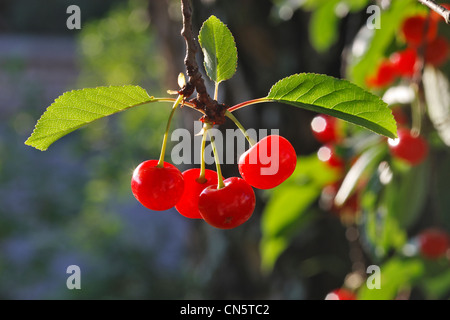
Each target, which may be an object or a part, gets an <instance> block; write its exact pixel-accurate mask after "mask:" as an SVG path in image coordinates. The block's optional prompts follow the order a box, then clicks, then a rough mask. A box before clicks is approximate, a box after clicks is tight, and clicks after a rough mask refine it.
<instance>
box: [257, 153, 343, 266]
mask: <svg viewBox="0 0 450 320" xmlns="http://www.w3.org/2000/svg"><path fill="white" fill-rule="evenodd" d="M336 179H337V172H336V171H334V170H332V169H330V168H329V167H328V166H327V165H326V164H324V163H323V162H322V161H320V160H319V159H318V158H317V155H316V154H312V155H310V156H305V157H299V159H298V163H297V167H296V169H295V171H294V173H293V174H292V175H291V177H289V179H287V180H286V181H285V182H284V183H283V184H281V185H280V186H278V187H276V188H275V189H273V190H272V191H271V193H270V198H269V200H268V202H267V204H266V206H265V207H264V211H263V213H262V218H261V232H262V239H261V243H260V252H261V260H262V261H261V267H262V269H263V270H264V271H266V272H268V271H270V270H271V269H272V267H273V265H274V264H275V262H276V260H277V259H278V257H279V255H280V254H281V253H282V252H283V251H284V250H285V249H286V248H287V246H288V245H289V241H290V239H291V238H292V237H293V236H294V235H295V234H296V232H297V231H298V230H299V228H302V227H304V226H305V225H306V224H307V223H308V222H309V221H310V220H311V217H309V216H308V215H307V214H306V213H307V211H308V209H309V208H310V206H311V205H312V204H313V203H314V202H315V201H316V200H317V198H318V197H319V195H320V192H321V190H322V188H323V186H325V185H326V184H328V183H331V182H333V181H335V180H336Z"/></svg>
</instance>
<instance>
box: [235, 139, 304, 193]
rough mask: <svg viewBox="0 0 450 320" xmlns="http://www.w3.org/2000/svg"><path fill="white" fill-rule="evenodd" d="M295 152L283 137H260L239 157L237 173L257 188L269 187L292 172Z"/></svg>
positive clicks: (281, 180) (295, 157) (294, 165)
mask: <svg viewBox="0 0 450 320" xmlns="http://www.w3.org/2000/svg"><path fill="white" fill-rule="evenodd" d="M296 165H297V154H296V153H295V149H294V147H293V146H292V145H291V143H290V142H289V141H288V140H287V139H286V138H284V137H281V136H278V135H270V136H267V137H265V138H263V139H261V140H260V141H259V142H258V143H257V144H255V145H254V146H253V147H251V148H250V149H248V150H247V151H246V152H245V153H243V154H242V155H241V157H240V158H239V165H238V167H239V173H240V174H241V177H242V178H243V179H244V180H245V181H247V182H248V183H249V184H250V185H252V186H253V187H255V188H258V189H271V188H274V187H276V186H278V185H279V184H281V183H282V182H283V181H285V180H286V179H287V178H289V176H290V175H291V174H292V173H293V172H294V170H295V167H296Z"/></svg>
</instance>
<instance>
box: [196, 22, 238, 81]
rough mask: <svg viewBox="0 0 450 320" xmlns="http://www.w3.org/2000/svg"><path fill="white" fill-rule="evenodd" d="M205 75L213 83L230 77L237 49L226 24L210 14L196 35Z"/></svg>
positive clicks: (235, 63) (235, 64)
mask: <svg viewBox="0 0 450 320" xmlns="http://www.w3.org/2000/svg"><path fill="white" fill-rule="evenodd" d="M198 40H199V42H200V46H201V47H202V51H203V55H204V58H205V59H204V66H205V69H206V73H207V75H208V76H209V77H210V78H211V80H212V81H214V82H215V83H219V82H221V81H224V80H228V79H230V78H231V77H232V76H233V75H234V73H235V72H236V68H237V49H236V44H235V42H234V37H233V35H232V34H231V32H230V30H229V29H228V28H227V26H226V25H225V24H224V23H223V22H222V21H220V20H219V19H218V18H217V17H215V16H211V17H209V18H208V20H206V21H205V22H204V23H203V26H202V28H201V29H200V33H199V36H198Z"/></svg>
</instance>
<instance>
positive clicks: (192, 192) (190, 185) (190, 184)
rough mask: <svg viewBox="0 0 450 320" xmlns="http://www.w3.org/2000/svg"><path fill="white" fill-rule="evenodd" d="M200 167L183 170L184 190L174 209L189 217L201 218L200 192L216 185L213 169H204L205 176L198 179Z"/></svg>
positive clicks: (215, 175) (215, 174)
mask: <svg viewBox="0 0 450 320" xmlns="http://www.w3.org/2000/svg"><path fill="white" fill-rule="evenodd" d="M199 176H200V169H198V168H195V169H189V170H186V171H184V172H183V178H184V192H183V195H182V197H181V199H180V200H179V201H178V203H177V204H176V206H175V209H177V211H178V212H179V213H180V214H182V215H183V216H185V217H187V218H191V219H202V216H201V214H200V210H198V199H199V197H200V193H202V191H203V190H204V189H205V188H206V187H209V186H212V185H217V173H216V172H215V171H213V170H208V169H206V170H205V177H204V179H203V180H199Z"/></svg>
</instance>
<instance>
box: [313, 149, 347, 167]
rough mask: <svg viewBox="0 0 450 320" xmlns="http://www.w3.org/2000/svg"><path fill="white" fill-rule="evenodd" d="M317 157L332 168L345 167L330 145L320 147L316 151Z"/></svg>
mask: <svg viewBox="0 0 450 320" xmlns="http://www.w3.org/2000/svg"><path fill="white" fill-rule="evenodd" d="M317 157H318V158H319V160H320V161H322V162H325V163H326V164H328V165H329V166H330V167H332V168H336V169H344V167H345V162H344V160H343V159H342V158H341V157H340V156H339V155H338V154H336V148H335V147H334V146H333V145H331V144H327V145H324V146H322V147H320V148H319V150H318V151H317Z"/></svg>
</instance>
